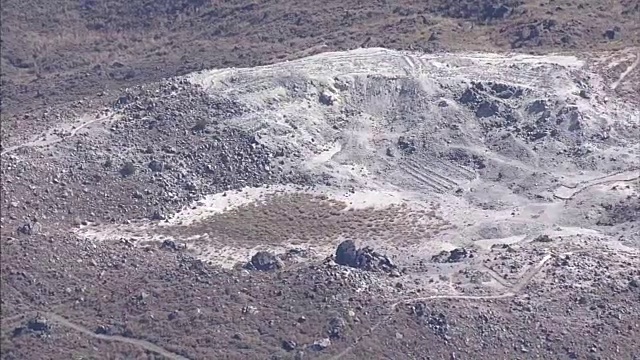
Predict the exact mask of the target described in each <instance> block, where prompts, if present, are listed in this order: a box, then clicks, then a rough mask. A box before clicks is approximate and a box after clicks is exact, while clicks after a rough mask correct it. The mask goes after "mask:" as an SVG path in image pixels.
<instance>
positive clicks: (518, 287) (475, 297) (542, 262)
mask: <svg viewBox="0 0 640 360" xmlns="http://www.w3.org/2000/svg"><path fill="white" fill-rule="evenodd" d="M573 253H575V252H566V253H563V254H560V256H563V255H570V254H573ZM554 256H556V255H552V254H548V255H545V256H544V257H543V258H542V259H541V260H540V262H538V264H537V265H536V266H534V267H533V268H531V269H530V270H529V271H527V273H526V274H525V275H524V276H523V277H522V278H521V279H520V280H519V281H518V283H517V284H515V285H514V286H513V287H512V288H511V289H509V290H508V291H507V292H505V293H502V294H497V295H432V296H425V297H417V298H410V299H403V300H399V301H396V302H395V303H393V304H391V306H390V307H389V315H387V316H386V317H384V318H383V319H382V320H380V321H378V322H377V323H376V324H375V325H373V326H372V327H371V328H370V329H369V331H367V332H366V333H365V334H363V335H362V336H360V337H359V338H357V339H356V340H355V341H354V343H353V344H351V346H349V347H348V348H346V349H344V350H343V351H342V352H340V353H339V354H337V355H335V356H333V357H331V358H330V360H338V359H341V358H342V357H343V356H345V355H346V354H348V353H349V352H351V350H353V349H354V348H355V347H356V346H357V345H358V343H359V342H360V341H362V340H363V339H364V338H365V337H367V336H369V335H371V334H373V332H374V331H376V330H377V329H378V327H380V325H382V324H384V323H386V322H387V321H389V320H390V319H391V317H393V315H394V313H395V311H396V308H397V307H398V306H400V305H404V304H410V303H414V302H418V301H429V300H438V299H452V300H496V299H505V298H510V297H513V296H516V295H518V294H519V293H520V291H522V289H523V288H524V287H525V286H527V284H528V283H529V282H530V281H531V279H533V277H534V276H536V274H538V273H539V272H540V270H542V268H543V267H544V265H545V264H546V263H547V261H549V260H550V259H552V258H553V257H554Z"/></svg>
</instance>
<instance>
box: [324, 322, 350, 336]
mask: <svg viewBox="0 0 640 360" xmlns="http://www.w3.org/2000/svg"><path fill="white" fill-rule="evenodd" d="M346 326H347V322H346V321H345V320H344V319H343V318H341V317H334V318H332V319H331V320H330V321H329V330H328V331H327V332H328V333H329V338H330V339H340V338H342V336H343V335H344V330H345V328H346Z"/></svg>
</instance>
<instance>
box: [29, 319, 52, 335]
mask: <svg viewBox="0 0 640 360" xmlns="http://www.w3.org/2000/svg"><path fill="white" fill-rule="evenodd" d="M27 329H29V330H31V331H36V332H49V331H50V330H51V324H49V321H48V320H47V319H46V318H45V317H43V316H40V315H38V316H36V317H35V318H33V319H31V320H29V322H28V323H27Z"/></svg>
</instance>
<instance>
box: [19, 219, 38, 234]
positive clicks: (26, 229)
mask: <svg viewBox="0 0 640 360" xmlns="http://www.w3.org/2000/svg"><path fill="white" fill-rule="evenodd" d="M39 230H40V225H39V224H38V223H36V222H34V223H25V224H23V225H21V226H20V227H18V233H19V234H24V235H36V234H37V233H38V232H39Z"/></svg>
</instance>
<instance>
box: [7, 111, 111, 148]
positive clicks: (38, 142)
mask: <svg viewBox="0 0 640 360" xmlns="http://www.w3.org/2000/svg"><path fill="white" fill-rule="evenodd" d="M108 118H109V117H108V116H101V117H98V118H95V119H92V120H88V121H85V122H83V123H82V124H80V125H79V126H78V127H76V128H73V129H71V131H70V132H69V134H67V135H65V136H60V135H57V136H58V138H57V139H53V140H38V139H39V138H41V137H42V136H45V138H46V137H47V136H49V135H51V134H52V133H53V131H54V130H56V129H49V130H48V131H47V132H45V133H44V134H40V135H38V136H35V137H33V138H32V139H31V141H27V142H25V143H22V144H18V145H14V146H10V147H8V148H6V149H5V150H3V151H2V152H0V156H4V155H7V154H9V153H12V152H15V151H17V150H19V149H22V148H27V147H45V146H49V145H53V144H57V143H59V142H62V141H64V140H65V139H68V138H71V137H74V136H76V134H77V133H78V131H80V130H82V129H84V128H86V127H87V126H89V125H91V124H93V123H96V122H99V121H104V120H108Z"/></svg>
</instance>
